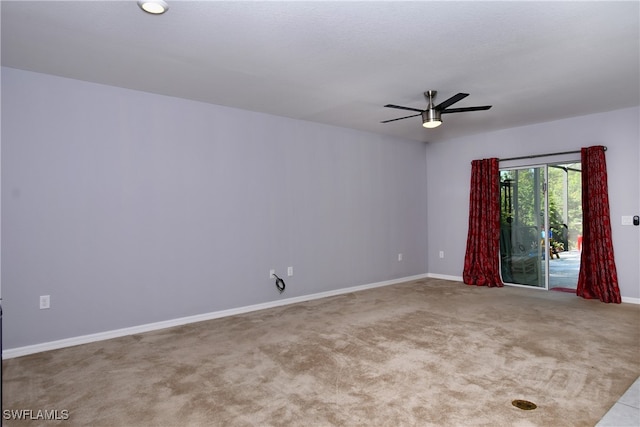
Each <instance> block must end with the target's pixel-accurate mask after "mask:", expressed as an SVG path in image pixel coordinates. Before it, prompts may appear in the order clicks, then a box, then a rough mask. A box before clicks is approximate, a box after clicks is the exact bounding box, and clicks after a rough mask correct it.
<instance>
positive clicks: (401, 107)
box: [385, 104, 424, 113]
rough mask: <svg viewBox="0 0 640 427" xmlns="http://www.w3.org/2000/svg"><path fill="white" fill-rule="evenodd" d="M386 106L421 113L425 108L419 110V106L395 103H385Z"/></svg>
mask: <svg viewBox="0 0 640 427" xmlns="http://www.w3.org/2000/svg"><path fill="white" fill-rule="evenodd" d="M385 107H387V108H398V109H400V110H409V111H417V112H419V113H422V112H423V111H424V110H419V109H417V108H411V107H403V106H402V105H393V104H387V105H385Z"/></svg>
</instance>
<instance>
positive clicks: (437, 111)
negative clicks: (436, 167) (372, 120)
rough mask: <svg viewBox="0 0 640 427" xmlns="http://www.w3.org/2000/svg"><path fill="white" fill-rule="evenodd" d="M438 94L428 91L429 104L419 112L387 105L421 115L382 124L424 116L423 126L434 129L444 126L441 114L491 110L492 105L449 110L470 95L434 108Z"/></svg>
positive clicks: (457, 96) (455, 97)
mask: <svg viewBox="0 0 640 427" xmlns="http://www.w3.org/2000/svg"><path fill="white" fill-rule="evenodd" d="M437 94H438V91H435V90H428V91H426V92H425V93H424V97H425V98H427V103H428V105H427V109H426V110H419V109H417V108H411V107H403V106H401V105H393V104H387V105H385V107H387V108H398V109H400V110H409V111H417V112H419V113H420V114H413V115H411V116H405V117H400V118H398V119H391V120H385V121H383V122H380V123H389V122H395V121H396V120H403V119H408V118H409V117H416V116H422V126H424V127H426V128H429V129H432V128H436V127H438V126H440V125H441V124H442V119H440V115H441V114H447V113H462V112H465V111H480V110H488V109H489V108H491V105H483V106H481V107H465V108H449V109H447V107H448V106H450V105H453V104H455V103H456V102H458V101H460V100H461V99H463V98H466V97H467V96H469V94H468V93H459V94H457V95H453V96H452V97H451V98H449V99H447V100H446V101H442V102H441V103H440V104H438V105H436V106H434V105H433V101H434V99H435V98H436V95H437Z"/></svg>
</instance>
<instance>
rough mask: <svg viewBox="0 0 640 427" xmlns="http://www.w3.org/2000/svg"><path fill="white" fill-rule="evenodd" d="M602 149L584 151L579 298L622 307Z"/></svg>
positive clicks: (603, 149) (577, 292)
mask: <svg viewBox="0 0 640 427" xmlns="http://www.w3.org/2000/svg"><path fill="white" fill-rule="evenodd" d="M604 152H605V148H604V147H603V146H599V145H598V146H594V147H583V148H582V149H581V158H582V254H581V257H580V273H579V274H578V289H577V290H576V294H577V295H578V296H581V297H583V298H586V299H596V298H597V299H600V301H602V302H613V303H618V304H619V303H620V302H621V298H620V289H619V288H618V273H617V270H616V263H615V260H614V258H613V243H612V240H611V218H610V217H609V193H608V186H607V165H606V160H605V155H604Z"/></svg>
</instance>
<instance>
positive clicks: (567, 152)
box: [498, 147, 607, 162]
mask: <svg viewBox="0 0 640 427" xmlns="http://www.w3.org/2000/svg"><path fill="white" fill-rule="evenodd" d="M604 151H607V147H604ZM578 153H580V150H574V151H561V152H559V153H545V154H532V155H530V156H520V157H509V158H506V159H498V160H499V161H501V162H506V161H507V160H521V159H535V158H537V157H549V156H560V155H562V154H578Z"/></svg>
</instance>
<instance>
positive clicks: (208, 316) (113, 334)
mask: <svg viewBox="0 0 640 427" xmlns="http://www.w3.org/2000/svg"><path fill="white" fill-rule="evenodd" d="M426 277H429V275H428V274H419V275H416V276H410V277H402V278H399V279H393V280H386V281H384V282H377V283H370V284H367V285H360V286H353V287H350V288H342V289H336V290H333V291H327V292H319V293H317V294H311V295H304V296H299V297H293V298H287V299H283V300H278V301H270V302H266V303H262V304H255V305H249V306H245V307H238V308H232V309H229V310H221V311H215V312H211V313H204V314H197V315H195V316H188V317H181V318H178V319H171V320H165V321H162V322H155V323H147V324H145V325H139V326H132V327H130V328H123V329H115V330H112V331H105V332H99V333H96V334H89V335H81V336H78V337H72V338H65V339H62V340H56V341H49V342H45V343H41V344H34V345H28V346H24V347H16V348H9V349H6V350H3V351H2V359H12V358H14V357H20V356H26V355H29V354H34V353H40V352H43V351H49V350H57V349H60V348H65V347H72V346H75V345H81V344H88V343H92V342H96V341H102V340H108V339H112V338H119V337H123V336H127V335H134V334H140V333H143V332H151V331H156V330H158V329H165V328H172V327H175V326H181V325H186V324H188V323H195V322H202V321H205V320H212V319H219V318H221V317H227V316H234V315H237V314H244V313H249V312H252V311H257V310H264V309H267V308H273V307H280V306H283V305H289V304H295V303H298V302H304V301H311V300H316V299H320V298H326V297H331V296H335V295H341V294H347V293H350V292H357V291H363V290H365V289H372V288H379V287H382V286H389V285H395V284H398V283H403V282H410V281H412V280H419V279H424V278H426Z"/></svg>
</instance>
